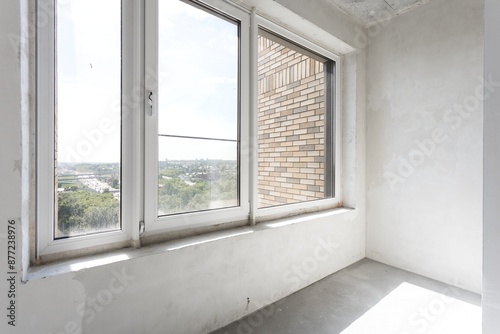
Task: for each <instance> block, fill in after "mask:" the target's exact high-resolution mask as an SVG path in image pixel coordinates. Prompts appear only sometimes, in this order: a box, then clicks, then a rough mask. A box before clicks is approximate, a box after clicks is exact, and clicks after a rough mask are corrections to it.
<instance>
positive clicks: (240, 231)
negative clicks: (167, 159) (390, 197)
mask: <svg viewBox="0 0 500 334" xmlns="http://www.w3.org/2000/svg"><path fill="white" fill-rule="evenodd" d="M352 211H355V209H351V208H335V209H330V210H325V211H321V212H315V213H308V214H302V215H299V216H294V217H289V218H281V219H276V220H272V221H267V222H263V223H260V224H258V225H255V226H245V227H238V228H232V229H227V230H223V231H218V232H212V233H207V234H203V235H197V236H190V237H186V238H182V239H177V240H170V241H165V242H161V243H157V244H152V245H147V246H143V247H141V248H137V249H134V248H123V249H119V250H115V251H110V252H106V253H102V254H98V255H92V256H85V257H80V258H77V259H70V260H61V261H58V262H54V263H49V264H44V265H39V266H32V267H31V268H30V269H29V273H28V275H27V281H28V282H29V281H32V280H37V279H44V278H49V277H53V276H58V275H63V274H67V273H71V272H77V271H80V270H84V269H90V268H95V267H99V266H104V265H109V264H113V263H117V262H121V261H126V260H132V259H136V258H140V257H144V256H149V255H153V254H159V253H164V252H172V251H176V250H179V249H182V248H186V247H194V246H197V245H200V244H205V243H210V242H215V241H217V240H221V239H226V238H234V237H239V236H242V235H246V234H250V233H254V232H260V231H263V230H268V229H275V228H284V227H286V226H290V225H294V224H298V223H306V222H308V221H313V220H316V219H321V218H326V217H333V216H337V215H343V214H346V213H349V212H352Z"/></svg>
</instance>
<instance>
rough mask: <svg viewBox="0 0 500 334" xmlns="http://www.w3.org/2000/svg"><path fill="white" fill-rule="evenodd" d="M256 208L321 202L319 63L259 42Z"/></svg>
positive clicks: (261, 39) (321, 84)
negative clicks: (257, 202) (317, 200)
mask: <svg viewBox="0 0 500 334" xmlns="http://www.w3.org/2000/svg"><path fill="white" fill-rule="evenodd" d="M258 47H259V49H258V50H259V62H258V92H259V95H258V126H259V128H258V144H259V158H258V159H259V161H258V180H259V181H258V188H259V207H268V206H274V205H279V204H287V203H296V202H301V201H308V200H315V199H321V198H324V197H325V195H324V193H325V189H324V168H325V163H324V160H325V158H324V117H325V108H324V105H325V102H324V99H325V89H324V87H325V85H324V69H323V66H324V65H323V63H322V62H320V61H317V60H315V59H313V58H310V57H308V56H306V55H304V54H302V53H299V52H297V51H295V50H292V49H290V48H288V47H286V46H284V45H282V44H280V43H276V42H274V41H272V40H270V39H267V38H266V37H263V36H259V43H258Z"/></svg>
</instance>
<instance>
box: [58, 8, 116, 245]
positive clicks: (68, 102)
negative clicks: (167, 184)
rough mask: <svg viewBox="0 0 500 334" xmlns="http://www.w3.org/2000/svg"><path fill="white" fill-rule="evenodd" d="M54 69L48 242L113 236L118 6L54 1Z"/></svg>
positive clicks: (114, 223) (114, 216) (114, 221)
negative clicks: (105, 234) (53, 192)
mask: <svg viewBox="0 0 500 334" xmlns="http://www.w3.org/2000/svg"><path fill="white" fill-rule="evenodd" d="M55 66H56V111H55V127H56V133H55V135H56V141H55V147H56V149H55V159H56V168H57V170H56V182H55V185H56V188H57V195H56V198H55V201H56V210H55V211H56V212H55V216H56V217H57V219H56V221H55V228H54V230H55V237H56V238H62V237H68V236H74V235H82V234H88V233H94V232H100V231H110V230H116V229H119V228H120V188H121V187H120V175H121V167H120V152H121V143H120V133H121V126H120V123H121V117H120V114H121V108H120V105H121V1H120V0H106V1H100V0H70V1H68V0H64V1H58V2H57V19H56V63H55Z"/></svg>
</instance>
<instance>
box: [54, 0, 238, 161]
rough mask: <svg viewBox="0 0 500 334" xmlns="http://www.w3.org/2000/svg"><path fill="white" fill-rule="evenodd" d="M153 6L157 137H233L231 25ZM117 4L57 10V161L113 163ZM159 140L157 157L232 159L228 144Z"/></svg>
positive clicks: (167, 0)
mask: <svg viewBox="0 0 500 334" xmlns="http://www.w3.org/2000/svg"><path fill="white" fill-rule="evenodd" d="M159 3H160V8H159V41H160V42H159V65H160V66H159V67H160V69H159V72H160V73H161V74H162V75H161V77H160V78H159V81H160V86H159V101H158V102H159V132H160V133H161V134H166V135H180V136H197V137H210V138H220V139H237V87H238V86H237V82H238V27H237V25H236V24H234V23H232V22H229V21H227V20H224V19H221V18H220V17H216V16H214V15H211V14H208V13H206V12H204V11H202V10H200V9H198V8H194V7H192V6H190V5H187V4H185V3H183V2H181V1H178V0H163V1H160V2H159ZM120 6H121V4H120V0H106V1H102V0H72V1H63V2H62V4H61V5H59V6H58V13H59V15H58V16H57V17H58V19H57V42H58V47H57V84H58V99H57V103H58V125H59V126H58V143H59V147H58V150H59V154H58V155H59V161H61V162H64V161H75V160H77V159H82V160H83V161H85V162H118V161H119V157H120V119H119V113H118V112H117V111H118V110H119V108H118V106H119V103H120V86H121V69H120V67H121V63H120V60H121V41H120V38H121V31H120V25H121V18H120ZM97 9H98V10H97ZM164 138H165V137H162V138H161V139H160V145H159V146H160V152H159V157H160V159H161V160H163V159H165V158H169V159H171V160H175V159H195V158H198V159H204V158H211V159H215V158H219V159H230V160H235V159H236V144H235V143H233V142H219V141H201V140H192V139H175V140H174V139H167V138H165V139H164Z"/></svg>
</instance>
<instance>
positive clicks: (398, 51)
mask: <svg viewBox="0 0 500 334" xmlns="http://www.w3.org/2000/svg"><path fill="white" fill-rule="evenodd" d="M371 35H372V39H371V41H370V45H369V47H368V56H367V57H368V65H367V67H368V72H367V85H368V88H367V91H368V98H367V203H368V206H367V257H369V258H372V259H374V260H378V261H381V262H384V263H388V264H390V265H394V266H397V267H400V268H403V269H406V270H409V271H413V272H416V273H419V274H422V275H424V276H428V277H431V278H435V279H437V280H441V281H444V282H446V283H450V284H454V285H456V286H459V287H462V288H465V289H469V290H472V291H475V292H481V277H482V274H481V271H482V211H481V207H482V148H483V146H482V110H483V105H482V102H481V100H482V90H481V89H482V83H481V80H480V77H481V76H482V74H483V2H482V0H474V1H470V0H434V1H432V2H431V3H430V4H428V5H425V6H422V7H420V8H418V9H416V10H414V11H412V12H410V13H408V14H406V15H402V16H399V17H397V18H395V19H394V20H392V21H389V22H385V23H384V26H383V27H380V26H375V27H373V28H372V29H371ZM497 89H498V87H497Z"/></svg>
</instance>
